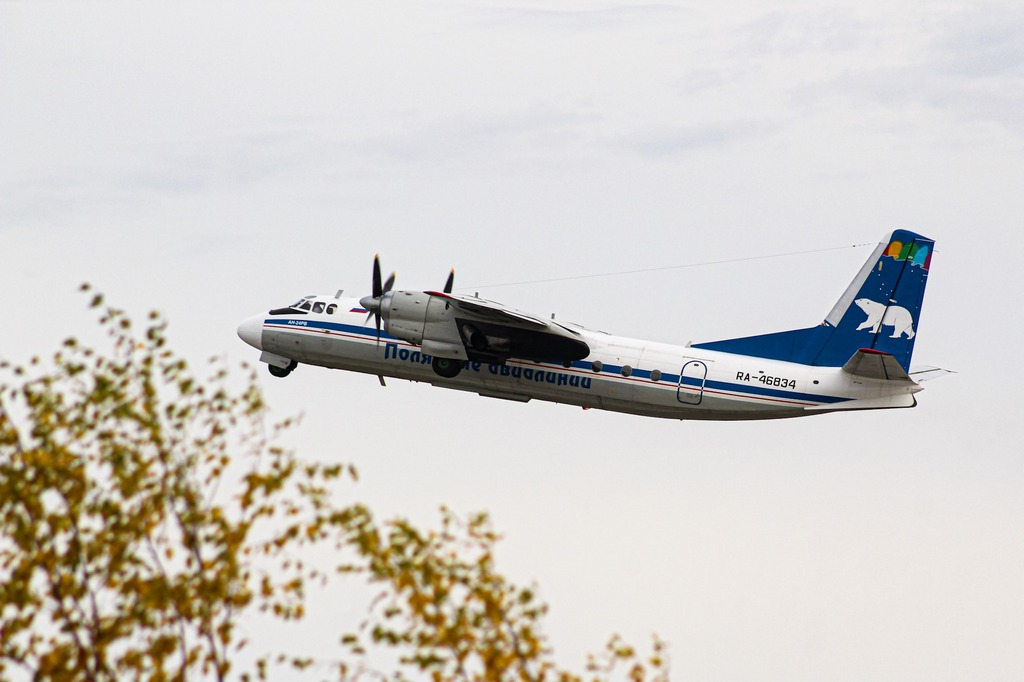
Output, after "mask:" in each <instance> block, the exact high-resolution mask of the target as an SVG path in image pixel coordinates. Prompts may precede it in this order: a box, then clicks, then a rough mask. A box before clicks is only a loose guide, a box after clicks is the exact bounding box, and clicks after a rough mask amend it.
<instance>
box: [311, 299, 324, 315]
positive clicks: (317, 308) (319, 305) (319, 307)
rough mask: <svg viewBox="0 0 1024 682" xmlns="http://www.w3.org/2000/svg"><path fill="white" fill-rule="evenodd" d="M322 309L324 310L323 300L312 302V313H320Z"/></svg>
mask: <svg viewBox="0 0 1024 682" xmlns="http://www.w3.org/2000/svg"><path fill="white" fill-rule="evenodd" d="M323 311H324V302H323V301H317V302H316V303H314V304H313V312H314V313H322V312H323Z"/></svg>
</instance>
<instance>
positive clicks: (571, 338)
mask: <svg viewBox="0 0 1024 682" xmlns="http://www.w3.org/2000/svg"><path fill="white" fill-rule="evenodd" d="M427 293H428V294H430V296H436V297H438V298H441V299H443V300H444V301H445V303H446V304H448V305H450V306H451V307H452V308H453V309H454V310H455V320H456V324H457V327H458V331H459V335H460V336H461V339H462V342H463V344H464V345H465V347H466V353H467V355H468V356H469V357H470V359H475V360H481V361H485V362H504V361H505V360H506V359H508V358H522V359H525V360H536V361H539V362H571V361H573V360H582V359H583V358H585V357H587V356H588V355H590V346H588V345H587V344H586V342H585V341H583V339H581V338H580V335H579V333H577V332H575V331H573V330H571V329H568V328H566V327H563V326H562V325H560V324H558V323H556V322H554V321H552V320H544V319H541V318H539V317H534V316H532V315H527V314H526V313H522V312H519V311H518V310H512V309H510V308H506V307H505V306H503V305H501V304H500V303H495V302H493V301H486V300H484V299H480V298H470V297H468V296H454V295H452V294H446V293H440V292H436V291H429V292H427Z"/></svg>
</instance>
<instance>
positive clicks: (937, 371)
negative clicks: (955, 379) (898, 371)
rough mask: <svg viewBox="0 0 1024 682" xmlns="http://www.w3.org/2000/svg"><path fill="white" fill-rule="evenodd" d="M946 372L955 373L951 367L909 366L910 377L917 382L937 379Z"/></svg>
mask: <svg viewBox="0 0 1024 682" xmlns="http://www.w3.org/2000/svg"><path fill="white" fill-rule="evenodd" d="M947 374H956V372H955V371H953V370H951V369H942V368H941V367H931V366H929V365H921V366H920V367H911V368H910V378H911V379H913V380H914V381H916V382H917V383H921V382H922V381H931V380H932V379H938V378H939V377H944V376H946V375H947Z"/></svg>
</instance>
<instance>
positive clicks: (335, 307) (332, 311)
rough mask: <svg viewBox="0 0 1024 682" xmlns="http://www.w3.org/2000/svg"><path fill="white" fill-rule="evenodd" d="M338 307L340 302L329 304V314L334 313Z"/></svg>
mask: <svg viewBox="0 0 1024 682" xmlns="http://www.w3.org/2000/svg"><path fill="white" fill-rule="evenodd" d="M337 309H338V304H337V303H332V304H330V305H329V306H327V314H328V315H333V314H334V311H335V310H337Z"/></svg>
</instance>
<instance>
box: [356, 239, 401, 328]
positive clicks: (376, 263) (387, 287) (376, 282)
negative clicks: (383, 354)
mask: <svg viewBox="0 0 1024 682" xmlns="http://www.w3.org/2000/svg"><path fill="white" fill-rule="evenodd" d="M394 285H395V273H393V272H392V273H391V276H390V277H388V279H387V281H386V282H384V284H383V286H382V285H381V283H380V254H377V255H376V256H374V257H373V290H372V295H370V296H363V297H362V298H361V299H359V305H361V306H363V308H365V309H366V310H368V311H369V315H367V316H366V319H367V321H369V319H370V318H371V317H373V319H374V322H375V323H376V325H377V341H380V303H381V299H382V298H383V297H384V294H386V293H388V292H389V291H391V287H393V286H394Z"/></svg>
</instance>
